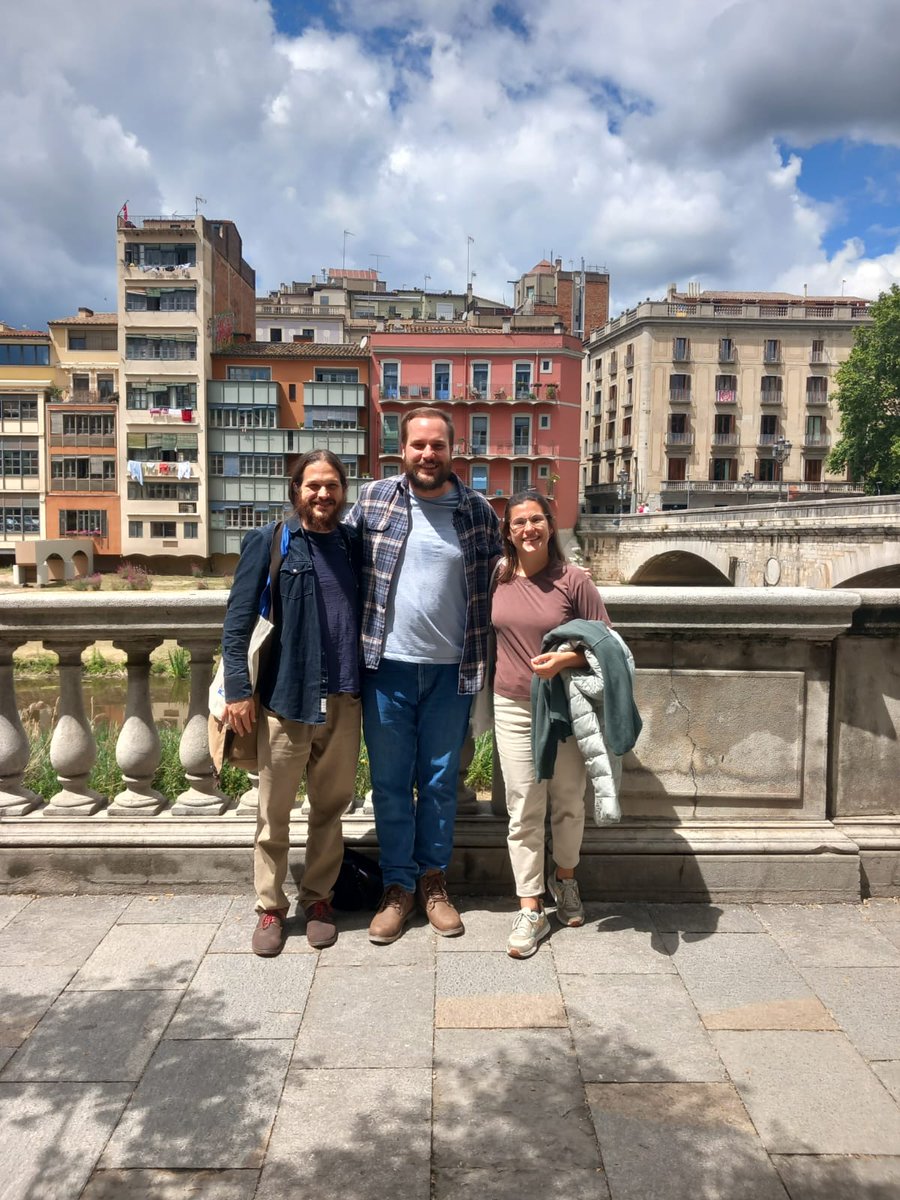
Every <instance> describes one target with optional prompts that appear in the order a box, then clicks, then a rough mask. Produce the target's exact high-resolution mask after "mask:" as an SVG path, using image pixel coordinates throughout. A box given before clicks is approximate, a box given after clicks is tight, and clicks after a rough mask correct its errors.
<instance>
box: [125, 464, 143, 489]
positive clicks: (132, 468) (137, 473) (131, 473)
mask: <svg viewBox="0 0 900 1200" xmlns="http://www.w3.org/2000/svg"><path fill="white" fill-rule="evenodd" d="M127 469H128V477H129V479H133V480H134V481H135V483H139V484H141V485H142V486H143V483H144V473H143V470H142V469H141V464H140V463H139V462H135V461H133V460H129V462H128V464H127Z"/></svg>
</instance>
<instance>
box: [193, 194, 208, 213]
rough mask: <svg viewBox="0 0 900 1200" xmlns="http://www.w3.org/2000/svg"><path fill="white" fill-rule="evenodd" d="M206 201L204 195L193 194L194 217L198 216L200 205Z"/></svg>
mask: <svg viewBox="0 0 900 1200" xmlns="http://www.w3.org/2000/svg"><path fill="white" fill-rule="evenodd" d="M206 203H207V199H206V197H205V196H195V197H194V216H195V217H196V216H198V215H199V213H200V205H201V204H206Z"/></svg>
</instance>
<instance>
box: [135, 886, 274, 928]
mask: <svg viewBox="0 0 900 1200" xmlns="http://www.w3.org/2000/svg"><path fill="white" fill-rule="evenodd" d="M251 903H252V902H251ZM231 904H232V897H231V896H181V895H173V894H170V893H166V894H163V895H159V896H135V898H134V899H133V900H132V901H131V903H130V904H129V905H128V907H127V908H126V909H125V911H124V912H123V913H122V915H121V916H120V917H119V922H118V923H119V924H120V925H163V924H175V925H209V924H213V923H215V924H218V923H219V922H220V921H222V920H224V918H225V917H226V916H227V915H228V913H229V911H230V909H231Z"/></svg>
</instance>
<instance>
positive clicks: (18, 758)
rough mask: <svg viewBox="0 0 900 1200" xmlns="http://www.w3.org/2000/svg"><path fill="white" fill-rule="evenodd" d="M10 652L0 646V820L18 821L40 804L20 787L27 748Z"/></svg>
mask: <svg viewBox="0 0 900 1200" xmlns="http://www.w3.org/2000/svg"><path fill="white" fill-rule="evenodd" d="M13 650H14V646H12V645H11V644H10V643H9V642H0V818H2V817H21V816H22V815H23V814H24V813H27V812H31V810H32V809H33V808H39V807H40V806H41V804H43V800H42V799H41V797H40V796H39V795H38V794H37V793H36V792H32V791H30V790H29V789H28V788H27V787H25V785H24V784H23V783H22V776H23V775H24V774H25V769H26V768H27V766H28V758H29V755H30V753H31V747H30V745H29V742H28V734H27V733H26V732H25V728H24V726H23V725H22V721H21V719H20V717H19V710H18V707H17V706H16V685H15V679H14V677H13Z"/></svg>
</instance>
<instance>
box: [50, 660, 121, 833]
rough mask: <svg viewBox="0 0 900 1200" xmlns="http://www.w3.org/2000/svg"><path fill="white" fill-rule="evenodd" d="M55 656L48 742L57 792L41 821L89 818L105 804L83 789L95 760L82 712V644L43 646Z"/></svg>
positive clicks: (90, 732)
mask: <svg viewBox="0 0 900 1200" xmlns="http://www.w3.org/2000/svg"><path fill="white" fill-rule="evenodd" d="M44 646H45V648H46V649H47V650H52V651H54V653H56V654H58V655H59V719H58V720H57V722H56V728H55V729H54V730H53V737H52V738H51V739H50V764H51V766H52V767H53V769H54V771H55V772H56V774H57V775H58V776H59V782H60V784H61V785H62V786H61V788H60V790H59V791H58V792H57V793H56V794H55V795H54V796H52V797H51V798H50V803H49V804H48V805H47V807H46V808H45V809H44V816H45V817H89V816H90V815H91V814H92V813H95V812H97V810H98V809H100V808H102V807H103V805H104V804H105V803H106V799H105V797H103V796H101V795H100V793H99V792H95V791H93V789H91V788H89V787H88V785H87V780H88V775H90V773H91V767H93V765H94V762H95V761H96V758H97V742H96V740H95V739H94V731H93V729H92V728H91V723H90V721H89V720H88V716H87V713H86V712H85V708H84V692H83V691H82V686H81V681H82V669H81V654H82V651H83V650H84V645H83V644H76V645H72V644H70V643H55V642H48V641H45V642H44Z"/></svg>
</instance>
